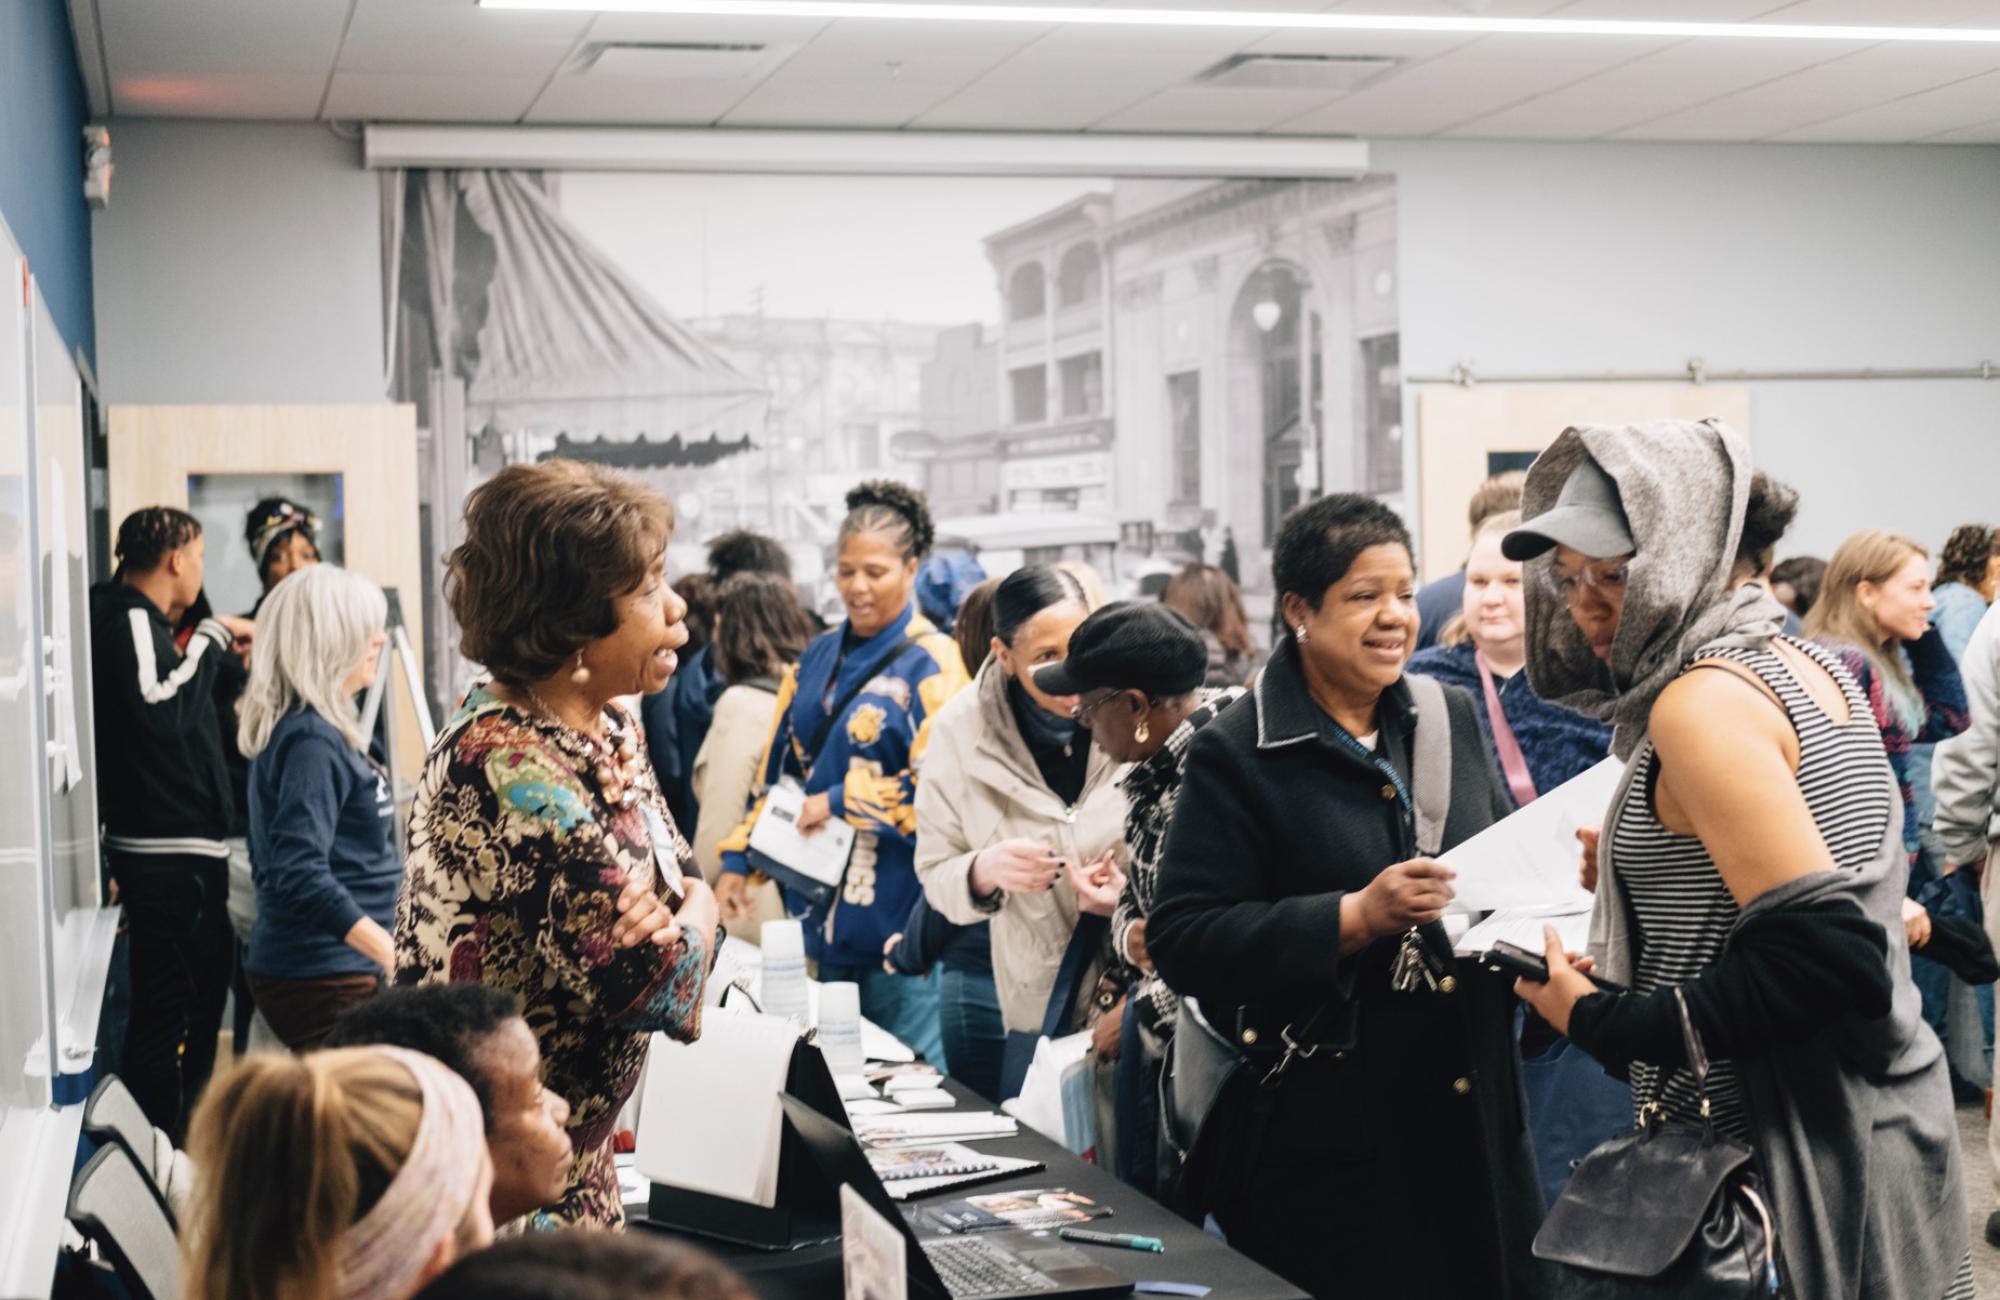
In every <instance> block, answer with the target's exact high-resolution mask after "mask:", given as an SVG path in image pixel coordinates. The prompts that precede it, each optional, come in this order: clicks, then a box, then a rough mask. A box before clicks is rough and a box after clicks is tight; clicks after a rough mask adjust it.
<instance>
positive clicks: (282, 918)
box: [244, 708, 403, 979]
mask: <svg viewBox="0 0 2000 1300" xmlns="http://www.w3.org/2000/svg"><path fill="white" fill-rule="evenodd" d="M250 862H251V872H252V879H253V880H254V881H255V882H256V886H257V924H256V926H255V928H254V929H252V930H251V932H250V952H249V955H248V957H247V958H246V959H245V961H244V967H245V969H247V970H249V971H250V972H251V973H252V974H254V975H263V976H268V977H273V978H278V979H317V978H321V977H324V976H329V975H366V974H375V973H379V971H380V968H379V967H377V966H376V965H375V964H374V963H373V962H371V961H370V960H369V959H368V958H366V957H364V956H362V955H361V953H360V952H358V951H356V950H355V949H354V948H351V947H349V946H348V944H347V942H346V938H347V932H348V931H349V930H351V929H352V928H354V923H355V922H356V921H358V920H360V919H361V918H362V917H363V916H364V915H365V916H372V917H374V918H375V920H376V921H377V922H378V923H379V924H380V925H381V926H382V927H383V928H384V929H388V928H390V927H391V926H393V925H394V924H395V919H396V890H397V888H398V887H399V886H400V885H401V884H402V881H403V864H402V860H401V859H400V858H399V857H398V856H397V853H396V805H395V801H394V799H393V798H392V797H391V796H390V793H389V782H388V778H387V777H385V776H383V775H382V774H381V773H380V772H378V771H377V769H376V768H375V767H374V766H372V765H371V764H370V763H369V762H368V760H367V759H366V758H364V757H362V756H361V755H360V754H359V753H357V752H356V751H355V749H354V747H353V746H351V745H349V744H348V743H347V740H346V738H345V737H344V736H342V735H341V734H340V732H339V730H338V729H337V728H335V726H334V725H333V724H332V723H331V722H328V721H327V720H326V719H325V718H322V717H321V716H320V715H319V714H317V713H315V712H313V711H312V710H310V709H306V708H296V709H293V710H292V712H290V713H288V714H286V715H285V716H284V718H282V719H281V720H280V721H279V723H278V725H277V726H276V727H275V728H273V729H272V732H271V740H270V743H269V744H267V745H266V746H264V752H263V753H261V754H259V755H257V757H255V758H254V759H252V760H250Z"/></svg>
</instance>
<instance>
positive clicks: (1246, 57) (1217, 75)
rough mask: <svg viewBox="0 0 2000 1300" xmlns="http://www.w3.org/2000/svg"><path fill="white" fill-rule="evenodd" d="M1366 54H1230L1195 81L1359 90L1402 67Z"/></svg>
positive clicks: (1334, 92) (1238, 87)
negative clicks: (1392, 70)
mask: <svg viewBox="0 0 2000 1300" xmlns="http://www.w3.org/2000/svg"><path fill="white" fill-rule="evenodd" d="M1401 62H1402V60H1401V59H1390V58H1382V57H1379V56H1374V55H1365V54H1232V55H1230V56H1229V57H1228V58H1226V59H1224V60H1223V61H1222V62H1220V63H1218V64H1216V65H1215V66H1214V67H1212V68H1209V69H1208V70H1207V71H1205V72H1203V73H1201V74H1200V75H1199V76H1197V77H1196V78H1195V81H1196V83H1198V84H1200V85H1205V86H1222V87H1226V88H1228V89H1231V90H1312V91H1319V92H1321V93H1323V94H1328V95H1342V94H1346V93H1347V92H1348V91H1350V90H1359V89H1360V88H1361V87H1363V86H1365V85H1367V84H1368V83H1369V82H1371V81H1373V80H1375V79H1376V78H1377V77H1380V76H1382V75H1383V74H1385V73H1387V72H1389V71H1390V70H1391V69H1393V68H1395V67H1396V65H1397V64H1399V63H1401Z"/></svg>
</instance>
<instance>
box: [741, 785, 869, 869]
mask: <svg viewBox="0 0 2000 1300" xmlns="http://www.w3.org/2000/svg"><path fill="white" fill-rule="evenodd" d="M805 804H806V795H805V791H803V790H801V789H800V788H799V787H798V786H796V785H792V784H789V783H785V784H779V785H774V786H772V787H771V790H770V792H769V793H768V794H766V795H765V796H764V811H763V813H761V814H760V815H759V816H758V818H757V824H756V825H755V826H752V827H751V828H750V848H751V850H752V851H753V852H756V853H761V854H763V855H764V856H765V857H767V858H772V859H774V860H776V861H777V862H779V863H782V864H783V865H785V866H787V867H789V868H791V869H792V870H793V871H796V872H798V873H799V874H800V875H802V876H805V877H807V878H809V879H812V880H817V881H818V882H819V883H820V884H822V885H825V886H827V887H828V888H834V887H837V886H838V885H839V884H840V877H841V874H842V873H843V872H845V871H846V870H847V855H848V853H849V851H850V850H852V849H853V848H854V827H852V826H850V825H848V824H847V823H846V822H845V821H843V820H842V819H840V818H838V817H833V818H829V819H828V820H826V821H823V822H821V823H820V824H819V826H818V827H816V828H815V829H814V830H813V832H812V833H811V834H810V835H801V834H800V833H799V827H798V821H799V813H800V812H801V811H802V810H803V809H804V808H805Z"/></svg>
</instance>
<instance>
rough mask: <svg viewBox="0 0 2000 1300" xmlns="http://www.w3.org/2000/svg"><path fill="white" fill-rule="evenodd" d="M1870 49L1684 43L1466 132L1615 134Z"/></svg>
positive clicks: (1459, 130) (1458, 131)
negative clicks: (1623, 129) (1830, 60)
mask: <svg viewBox="0 0 2000 1300" xmlns="http://www.w3.org/2000/svg"><path fill="white" fill-rule="evenodd" d="M1862 48H1864V47H1863V46H1862V45H1861V44H1860V43H1859V42H1851V43H1850V42H1840V43H1837V44H1828V45H1817V44H1813V43H1808V42H1801V41H1729V40H1702V41H1683V42H1681V43H1679V44H1676V45H1673V46H1670V47H1668V48H1667V49H1664V50H1661V51H1659V52H1658V53H1657V54H1649V55H1647V56H1646V57H1645V58H1642V59H1638V60H1635V61H1634V62H1631V63H1627V64H1625V65H1623V66H1622V67H1617V68H1613V69H1611V70H1610V71H1608V72H1603V73H1600V74H1598V75H1597V76H1594V77H1587V78H1585V79H1584V80H1582V81H1578V82H1575V83H1573V84H1571V85H1568V86H1563V87H1560V88H1558V89H1554V90H1551V91H1549V92H1548V93H1547V94H1543V95H1537V96H1535V97H1534V98H1533V99H1529V100H1527V101H1525V102H1522V103H1517V104H1514V105H1512V106H1510V107H1507V108H1503V109H1501V110H1499V111H1498V112H1495V113H1489V114H1487V115H1485V116H1483V117H1478V118H1474V119H1472V120H1471V121H1468V122H1464V123H1461V124H1460V125H1458V126H1457V127H1455V128H1453V130H1452V131H1451V134H1452V135H1460V136H1489V137H1508V136H1532V137H1539V138H1549V137H1560V136H1568V137H1572V138H1574V137H1577V136H1600V135H1609V134H1611V133H1612V132H1615V131H1618V130H1621V129H1622V128H1625V127H1628V126H1633V125H1636V124H1638V123H1640V122H1646V121H1650V120H1652V119H1654V118H1658V117H1663V116H1665V115H1666V114H1668V113H1674V112H1678V111H1680V110H1682V109H1686V108H1690V107H1692V106H1694V105H1696V104H1701V103H1705V102H1706V101H1708V100H1711V99H1715V98H1718V97H1719V96H1722V95H1728V94H1733V93H1734V92H1736V91H1739V90H1743V89H1745V88H1747V87H1750V86H1755V85H1759V84H1761V83H1763V82H1766V81H1770V80H1773V79H1775V78H1778V77H1783V76H1787V75H1789V74H1791V73H1794V72H1798V71H1800V70H1802V69H1804V68H1809V67H1812V66H1814V65H1816V64H1819V63H1823V62H1825V61H1826V60H1828V59H1834V58H1839V57H1841V56H1842V55H1846V54H1852V53H1854V52H1856V51H1858V50H1860V49H1862Z"/></svg>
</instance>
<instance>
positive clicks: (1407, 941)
mask: <svg viewBox="0 0 2000 1300" xmlns="http://www.w3.org/2000/svg"><path fill="white" fill-rule="evenodd" d="M1389 987H1390V988H1392V989H1394V990H1395V991H1396V992H1398V993H1415V992H1416V991H1417V990H1418V989H1429V990H1430V991H1431V992H1433V993H1435V992H1437V991H1438V973H1437V971H1435V970H1433V969H1432V968H1431V954H1430V950H1429V949H1428V948H1427V947H1426V946H1425V945H1424V937H1423V935H1422V934H1421V933H1419V932H1418V930H1417V927H1415V926H1411V927H1410V928H1409V929H1408V930H1406V931H1404V932H1403V944H1402V946H1401V947H1400V948H1398V949H1396V960H1395V961H1394V962H1392V963H1391V964H1390V966H1389Z"/></svg>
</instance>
